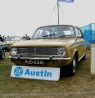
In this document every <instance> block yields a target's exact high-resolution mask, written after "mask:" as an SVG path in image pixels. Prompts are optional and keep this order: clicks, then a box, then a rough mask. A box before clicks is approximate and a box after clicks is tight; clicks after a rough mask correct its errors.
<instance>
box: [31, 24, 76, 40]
mask: <svg viewBox="0 0 95 98" xmlns="http://www.w3.org/2000/svg"><path fill="white" fill-rule="evenodd" d="M59 37H62V38H66V37H75V33H74V27H73V26H66V25H64V26H46V27H40V28H38V29H37V30H36V32H35V33H34V35H33V36H32V38H33V39H43V38H59Z"/></svg>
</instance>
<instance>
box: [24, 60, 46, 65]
mask: <svg viewBox="0 0 95 98" xmlns="http://www.w3.org/2000/svg"><path fill="white" fill-rule="evenodd" d="M25 63H26V64H44V62H43V61H39V60H25Z"/></svg>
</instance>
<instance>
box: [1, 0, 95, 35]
mask: <svg viewBox="0 0 95 98" xmlns="http://www.w3.org/2000/svg"><path fill="white" fill-rule="evenodd" d="M56 2H57V0H0V34H3V35H6V36H7V35H20V36H23V35H24V34H28V35H32V34H33V33H34V31H35V29H36V28H37V27H39V26H43V25H51V24H57V8H55V10H54V11H53V9H54V7H56ZM94 9H95V0H75V2H74V3H69V4H68V3H60V24H72V25H76V26H84V25H88V24H89V23H94V22H95V12H94ZM52 11H53V13H52Z"/></svg>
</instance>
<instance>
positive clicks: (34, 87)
mask: <svg viewBox="0 0 95 98" xmlns="http://www.w3.org/2000/svg"><path fill="white" fill-rule="evenodd" d="M8 55H9V53H6V58H5V60H2V61H0V98H34V97H36V98H59V97H60V98H78V97H80V98H89V97H90V98H94V95H95V93H94V92H95V78H94V77H92V76H91V75H90V51H89V52H88V54H87V60H85V61H81V62H79V64H78V68H77V73H76V75H75V76H73V77H62V78H61V79H60V81H58V82H51V81H41V80H28V79H17V78H11V77H10V72H11V67H12V65H13V63H12V62H11V61H10V59H9V58H8Z"/></svg>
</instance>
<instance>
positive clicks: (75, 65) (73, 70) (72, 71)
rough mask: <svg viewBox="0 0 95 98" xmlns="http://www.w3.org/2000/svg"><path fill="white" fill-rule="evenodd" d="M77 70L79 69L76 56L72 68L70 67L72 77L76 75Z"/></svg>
mask: <svg viewBox="0 0 95 98" xmlns="http://www.w3.org/2000/svg"><path fill="white" fill-rule="evenodd" d="M76 69H77V57H76V56H74V58H73V60H72V63H71V64H70V67H69V70H70V75H75V74H76Z"/></svg>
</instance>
